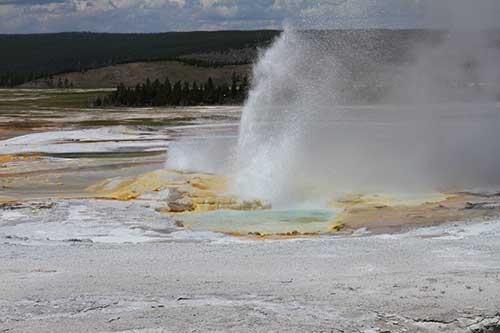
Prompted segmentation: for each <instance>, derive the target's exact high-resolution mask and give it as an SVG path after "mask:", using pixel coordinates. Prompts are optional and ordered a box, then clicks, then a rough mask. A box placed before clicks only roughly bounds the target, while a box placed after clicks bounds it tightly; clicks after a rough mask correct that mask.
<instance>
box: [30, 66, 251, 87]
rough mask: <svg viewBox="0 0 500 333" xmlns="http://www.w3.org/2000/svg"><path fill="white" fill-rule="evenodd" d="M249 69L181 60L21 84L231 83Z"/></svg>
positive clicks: (83, 72)
mask: <svg viewBox="0 0 500 333" xmlns="http://www.w3.org/2000/svg"><path fill="white" fill-rule="evenodd" d="M250 69H251V66H250V65H227V66H220V67H200V66H194V65H188V64H185V63H182V62H178V61H155V62H137V63H127V64H121V65H114V66H108V67H103V68H97V69H91V70H88V71H79V72H69V73H64V74H60V75H54V76H53V79H52V81H51V82H52V83H51V82H50V81H48V80H47V79H40V80H35V81H32V82H29V83H25V84H23V85H22V86H21V87H23V88H49V86H50V85H52V86H53V87H55V86H57V83H58V82H59V80H61V82H65V81H66V80H67V81H68V82H70V83H71V84H72V86H73V87H74V88H115V87H116V86H118V84H120V83H124V84H125V85H126V86H128V87H133V86H135V85H136V84H137V83H142V82H144V81H146V79H148V78H149V79H151V80H152V81H154V80H156V79H159V80H160V81H163V80H165V78H167V77H168V78H169V79H170V80H171V81H172V82H176V81H188V82H194V81H198V82H204V81H206V80H207V79H208V78H209V77H211V78H212V79H213V81H214V83H216V84H222V83H227V84H230V83H231V78H232V75H233V73H236V74H239V75H240V76H244V75H245V74H248V73H249V72H250Z"/></svg>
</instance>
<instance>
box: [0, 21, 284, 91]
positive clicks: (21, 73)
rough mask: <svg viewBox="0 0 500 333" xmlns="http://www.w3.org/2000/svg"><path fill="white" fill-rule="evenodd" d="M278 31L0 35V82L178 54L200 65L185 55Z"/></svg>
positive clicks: (252, 41) (263, 41) (262, 42)
mask: <svg viewBox="0 0 500 333" xmlns="http://www.w3.org/2000/svg"><path fill="white" fill-rule="evenodd" d="M279 33H280V32H279V31H271V30H260V31H216V32H169V33H154V34H108V33H80V32H79V33H76V32H75V33H57V34H27V35H0V86H2V85H3V86H9V85H10V86H14V85H17V84H22V83H24V82H27V81H31V80H32V79H34V78H39V77H46V76H50V75H54V74H58V73H65V72H76V71H84V70H89V69H94V68H101V67H107V66H113V65H117V64H124V63H130V62H143V61H158V60H175V59H180V58H181V57H182V58H183V61H184V62H188V63H189V62H196V63H197V64H198V65H205V64H204V63H203V61H200V60H197V59H194V60H191V59H190V58H189V55H191V54H207V53H221V52H222V53H225V52H229V53H230V52H231V51H232V50H240V49H253V50H254V49H256V48H257V47H262V46H266V45H268V44H269V43H270V42H271V41H272V40H273V39H274V38H275V37H276V36H277V35H279ZM242 62H247V61H242ZM232 63H233V64H234V63H235V62H234V61H233V62H232ZM238 63H241V62H238ZM211 65H212V66H213V65H214V64H213V63H212V64H211ZM215 65H220V64H215Z"/></svg>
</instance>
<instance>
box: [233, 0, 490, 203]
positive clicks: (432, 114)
mask: <svg viewBox="0 0 500 333" xmlns="http://www.w3.org/2000/svg"><path fill="white" fill-rule="evenodd" d="M427 9H428V13H429V14H428V15H427V16H426V19H427V20H429V21H430V24H429V22H427V23H428V24H429V25H430V26H433V27H440V28H446V32H442V33H440V34H438V33H437V32H436V33H434V34H433V36H434V35H436V36H439V38H437V40H432V41H429V40H425V41H422V42H419V43H417V42H415V43H413V44H412V45H410V46H409V49H408V50H406V51H408V54H407V56H406V57H404V59H406V60H405V61H404V62H402V63H397V62H390V61H389V62H383V61H379V60H377V59H378V58H377V57H380V54H379V53H380V52H381V51H380V48H377V47H376V45H377V43H382V41H379V40H377V35H376V33H373V34H371V35H370V32H366V33H365V35H366V36H368V37H367V38H366V40H364V39H362V40H359V39H356V37H354V39H353V37H352V36H348V34H347V33H346V34H347V36H345V37H346V38H343V37H342V38H339V34H338V33H337V34H333V33H331V32H328V31H315V32H297V31H294V30H293V29H287V30H286V31H285V32H284V33H283V34H282V36H281V38H280V39H278V40H277V41H276V42H275V44H274V45H273V46H272V47H271V48H270V49H269V50H268V51H267V52H266V53H265V54H263V56H262V57H261V59H260V61H259V63H258V64H257V65H256V66H255V68H254V76H253V77H254V84H253V89H252V91H251V93H250V96H249V99H248V101H247V104H246V106H245V109H244V113H243V117H242V120H241V125H240V135H239V141H238V147H237V156H236V159H235V175H234V182H233V185H234V190H235V191H237V192H238V193H239V194H240V195H242V196H244V197H259V198H264V199H268V200H271V201H272V202H273V204H275V205H294V204H303V203H305V202H317V203H320V202H321V201H322V200H327V199H329V198H331V196H333V195H335V193H339V192H394V191H396V192H422V191H433V190H444V191H457V190H466V189H471V188H498V187H500V113H499V112H500V110H499V108H498V107H497V106H496V104H495V101H496V97H497V96H496V94H497V93H498V86H499V85H498V83H499V81H500V80H499V78H500V75H499V73H500V61H499V60H500V57H499V54H498V45H495V43H494V42H495V40H494V38H492V37H494V34H493V33H492V32H491V31H490V30H488V29H491V28H492V27H493V26H494V24H495V22H494V21H495V19H497V20H498V18H499V16H498V13H499V9H500V3H498V2H497V1H487V0H485V1H484V2H481V1H479V2H476V1H474V2H472V1H465V0H453V1H451V0H446V1H444V0H443V1H434V2H432V3H429V7H428V8H427ZM495 13H496V14H495ZM357 34H358V35H356V33H355V34H354V36H361V35H362V34H361V33H359V32H357ZM332 37H333V38H332ZM370 43H372V44H373V45H374V47H371V45H370ZM383 51H384V50H383V49H382V52H383ZM377 52H379V53H377ZM388 58H389V59H390V57H388ZM373 96H375V97H373ZM373 99H375V100H376V101H377V104H376V105H375V104H373V103H371V104H368V103H367V100H370V101H371V100H373ZM346 104H349V105H350V106H345V105H346Z"/></svg>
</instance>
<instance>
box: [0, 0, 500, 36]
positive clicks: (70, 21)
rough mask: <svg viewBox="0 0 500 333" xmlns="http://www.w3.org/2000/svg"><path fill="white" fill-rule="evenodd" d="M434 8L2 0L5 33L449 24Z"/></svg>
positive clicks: (271, 1)
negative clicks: (438, 16) (437, 16)
mask: <svg viewBox="0 0 500 333" xmlns="http://www.w3.org/2000/svg"><path fill="white" fill-rule="evenodd" d="M446 1H449V0H442V2H443V3H444V2H446ZM494 3H495V2H494V1H493V0H482V1H480V2H478V3H476V5H477V6H486V7H488V8H490V7H491V10H488V11H484V12H487V13H489V15H491V16H492V17H498V15H500V13H499V9H498V6H495V5H494ZM432 6H434V5H432V1H431V0H388V1H385V2H384V3H380V2H377V1H375V0H359V1H349V0H347V1H346V0H326V1H322V2H316V1H306V0H257V1H251V2H250V1H241V0H0V34H16V33H24V34H26V33H55V32H68V31H69V32H88V31H94V32H107V33H116V32H123V33H156V32H178V31H179V32H180V31H182V32H185V31H220V30H263V29H272V30H282V29H283V28H284V27H285V26H286V25H289V24H291V25H293V26H295V27H297V26H302V27H306V28H314V27H324V26H325V25H328V26H329V27H331V28H333V29H336V28H341V29H365V28H378V29H420V28H430V29H434V28H439V27H442V26H446V24H447V23H446V22H447V20H446V18H445V17H443V18H442V19H440V20H436V19H435V18H436V15H440V14H439V11H436V10H435V6H434V9H431V7H432ZM325 18H326V19H325ZM325 20H326V21H327V22H325ZM490 21H491V22H494V21H493V20H490ZM436 22H438V26H436ZM493 26H494V27H500V23H493Z"/></svg>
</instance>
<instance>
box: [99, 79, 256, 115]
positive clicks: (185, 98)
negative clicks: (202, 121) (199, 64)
mask: <svg viewBox="0 0 500 333" xmlns="http://www.w3.org/2000/svg"><path fill="white" fill-rule="evenodd" d="M249 86H250V85H249V80H248V76H246V75H245V76H241V75H237V74H235V73H233V76H232V83H231V85H228V84H226V83H222V84H219V85H217V84H215V83H214V81H213V79H212V78H210V77H209V78H208V80H207V81H206V82H204V83H198V82H196V81H194V82H191V83H190V82H187V81H184V82H182V81H177V82H175V83H172V82H170V80H169V79H168V78H166V79H165V81H163V82H161V81H160V80H155V81H153V82H152V81H151V80H150V79H147V80H146V82H144V83H141V84H137V85H136V86H135V88H130V87H126V86H125V85H124V84H123V83H120V84H119V85H118V87H117V88H116V90H115V91H113V92H112V93H111V94H109V95H108V96H105V97H98V98H97V100H96V101H95V102H94V106H96V107H102V106H133V107H147V106H196V105H231V104H242V103H243V102H244V101H245V99H246V96H247V94H248V89H249Z"/></svg>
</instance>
